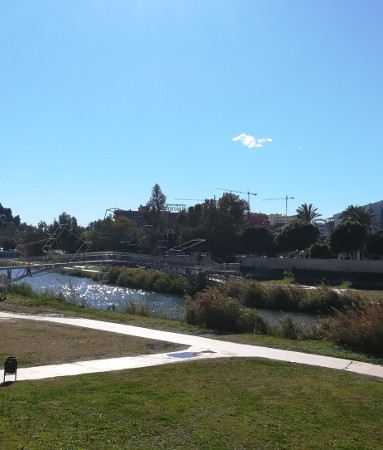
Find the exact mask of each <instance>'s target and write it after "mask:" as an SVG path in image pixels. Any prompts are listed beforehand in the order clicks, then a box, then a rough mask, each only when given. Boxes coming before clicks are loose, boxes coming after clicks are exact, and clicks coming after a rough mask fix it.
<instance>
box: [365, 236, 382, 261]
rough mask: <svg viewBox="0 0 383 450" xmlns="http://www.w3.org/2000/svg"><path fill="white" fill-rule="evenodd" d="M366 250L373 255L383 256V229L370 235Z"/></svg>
mask: <svg viewBox="0 0 383 450" xmlns="http://www.w3.org/2000/svg"><path fill="white" fill-rule="evenodd" d="M366 251H367V253H368V254H369V255H371V256H373V257H382V256H383V231H379V232H377V233H374V234H371V235H370V236H369V237H368V239H367V244H366Z"/></svg>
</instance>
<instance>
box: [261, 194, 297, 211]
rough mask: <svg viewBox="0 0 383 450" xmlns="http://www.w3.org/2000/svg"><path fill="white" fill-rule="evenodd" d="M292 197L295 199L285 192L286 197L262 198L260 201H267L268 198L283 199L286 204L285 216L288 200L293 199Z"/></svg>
mask: <svg viewBox="0 0 383 450" xmlns="http://www.w3.org/2000/svg"><path fill="white" fill-rule="evenodd" d="M294 199H295V197H289V196H288V195H287V194H286V197H277V198H264V199H263V200H262V201H263V202H265V201H269V200H284V201H285V204H286V209H285V215H286V216H287V207H288V204H289V200H294Z"/></svg>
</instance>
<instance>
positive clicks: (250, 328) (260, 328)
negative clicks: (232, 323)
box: [236, 308, 270, 334]
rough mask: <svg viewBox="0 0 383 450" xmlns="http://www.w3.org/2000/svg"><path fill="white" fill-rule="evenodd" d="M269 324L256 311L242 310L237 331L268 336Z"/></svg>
mask: <svg viewBox="0 0 383 450" xmlns="http://www.w3.org/2000/svg"><path fill="white" fill-rule="evenodd" d="M269 329H270V328H269V326H268V324H267V322H266V321H265V320H264V319H262V317H261V316H260V315H259V314H258V312H257V311H255V310H254V309H249V308H242V309H241V312H240V315H239V317H238V319H237V323H236V331H238V332H240V333H241V332H242V333H246V332H250V333H257V334H267V333H268V332H269Z"/></svg>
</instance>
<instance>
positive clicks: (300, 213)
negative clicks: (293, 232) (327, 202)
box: [297, 203, 321, 223]
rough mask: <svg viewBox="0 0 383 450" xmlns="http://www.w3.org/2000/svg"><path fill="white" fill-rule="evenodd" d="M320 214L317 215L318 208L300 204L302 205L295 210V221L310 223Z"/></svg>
mask: <svg viewBox="0 0 383 450" xmlns="http://www.w3.org/2000/svg"><path fill="white" fill-rule="evenodd" d="M320 216H321V214H319V213H318V208H314V206H313V204H312V203H310V204H309V205H308V204H307V203H302V205H301V206H300V207H299V208H298V209H297V219H298V220H301V221H302V222H305V223H311V222H312V221H313V220H314V219H316V218H317V217H320Z"/></svg>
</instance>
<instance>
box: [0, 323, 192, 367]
mask: <svg viewBox="0 0 383 450" xmlns="http://www.w3.org/2000/svg"><path fill="white" fill-rule="evenodd" d="M0 336H1V338H0V364H1V362H2V361H3V360H4V359H5V358H6V357H7V356H10V355H12V356H16V357H17V359H18V361H19V366H20V367H28V366H35V365H43V364H57V363H63V362H74V361H81V360H89V359H102V358H114V357H119V356H137V355H143V354H150V353H164V352H169V351H175V350H180V349H184V348H185V347H184V346H181V345H177V344H172V343H169V342H162V341H155V340H151V339H144V338H137V337H134V336H125V335H121V334H117V333H108V332H105V331H97V330H92V329H89V328H80V327H75V326H70V325H61V324H52V323H47V322H34V321H32V320H26V319H7V320H0Z"/></svg>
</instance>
